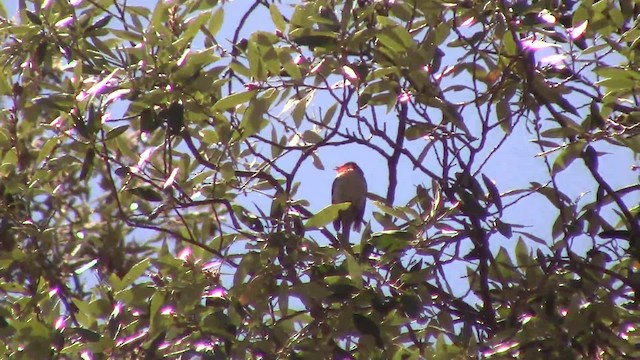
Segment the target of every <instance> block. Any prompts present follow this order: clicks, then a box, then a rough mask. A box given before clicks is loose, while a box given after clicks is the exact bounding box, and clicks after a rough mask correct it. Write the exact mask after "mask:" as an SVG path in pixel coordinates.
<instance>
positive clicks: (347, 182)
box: [331, 161, 367, 239]
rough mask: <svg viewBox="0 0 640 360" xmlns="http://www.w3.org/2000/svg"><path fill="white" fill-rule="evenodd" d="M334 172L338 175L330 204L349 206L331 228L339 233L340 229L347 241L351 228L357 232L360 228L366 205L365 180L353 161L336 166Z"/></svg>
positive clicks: (341, 212)
mask: <svg viewBox="0 0 640 360" xmlns="http://www.w3.org/2000/svg"><path fill="white" fill-rule="evenodd" d="M336 171H337V172H338V173H337V175H336V178H335V180H334V181H333V185H332V186H331V203H332V204H339V203H345V202H348V203H351V205H350V206H349V207H348V208H347V209H345V210H341V211H340V213H339V214H338V217H337V218H336V220H335V221H334V222H333V227H334V228H335V229H336V231H340V228H341V227H342V231H343V232H344V234H345V235H344V237H345V238H346V239H348V236H349V235H348V234H349V231H350V230H351V227H352V226H353V229H354V230H355V231H358V232H359V231H360V227H361V226H362V222H363V221H362V217H363V216H364V207H365V205H366V203H367V180H366V179H365V178H364V173H363V172H362V169H360V167H359V166H358V165H357V164H356V163H355V162H353V161H350V162H348V163H346V164H343V165H340V166H338V167H337V168H336Z"/></svg>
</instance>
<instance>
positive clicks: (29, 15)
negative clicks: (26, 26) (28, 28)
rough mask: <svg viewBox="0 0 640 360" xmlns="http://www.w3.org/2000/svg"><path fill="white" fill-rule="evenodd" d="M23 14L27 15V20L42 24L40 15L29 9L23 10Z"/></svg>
mask: <svg viewBox="0 0 640 360" xmlns="http://www.w3.org/2000/svg"><path fill="white" fill-rule="evenodd" d="M25 15H27V19H29V21H31V22H32V23H34V24H36V25H42V20H40V17H39V16H38V15H36V14H35V13H33V12H31V11H29V10H25Z"/></svg>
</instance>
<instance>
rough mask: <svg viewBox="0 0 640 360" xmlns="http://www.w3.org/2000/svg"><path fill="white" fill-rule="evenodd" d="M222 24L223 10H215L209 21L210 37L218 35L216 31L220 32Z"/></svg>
mask: <svg viewBox="0 0 640 360" xmlns="http://www.w3.org/2000/svg"><path fill="white" fill-rule="evenodd" d="M223 22H224V8H223V7H220V8H219V9H218V10H216V12H215V13H213V16H211V20H209V27H208V30H209V32H210V33H211V35H214V36H215V35H216V34H217V33H218V31H220V28H222V24H223Z"/></svg>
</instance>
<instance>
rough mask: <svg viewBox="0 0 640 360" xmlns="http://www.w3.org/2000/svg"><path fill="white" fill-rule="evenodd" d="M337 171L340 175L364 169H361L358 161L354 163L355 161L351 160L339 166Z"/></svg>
mask: <svg viewBox="0 0 640 360" xmlns="http://www.w3.org/2000/svg"><path fill="white" fill-rule="evenodd" d="M336 171H337V172H338V176H340V175H342V174H346V173H348V172H350V171H357V172H360V173H362V170H360V168H359V167H358V165H357V164H356V163H354V162H353V161H349V162H348V163H346V164H342V165H340V166H338V167H337V168H336Z"/></svg>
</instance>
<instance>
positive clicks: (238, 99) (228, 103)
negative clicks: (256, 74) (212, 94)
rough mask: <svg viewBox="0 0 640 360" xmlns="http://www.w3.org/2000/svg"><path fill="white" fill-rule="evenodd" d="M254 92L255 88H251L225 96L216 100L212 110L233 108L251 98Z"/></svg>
mask: <svg viewBox="0 0 640 360" xmlns="http://www.w3.org/2000/svg"><path fill="white" fill-rule="evenodd" d="M255 94H256V90H251V91H245V92H240V93H235V94H231V95H229V96H225V97H223V98H222V99H220V100H218V101H216V103H215V104H214V105H213V110H214V111H215V110H218V111H223V110H227V109H231V108H234V107H236V106H238V105H240V104H244V103H246V102H247V101H249V100H251V99H252V98H253V97H254V96H255Z"/></svg>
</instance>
